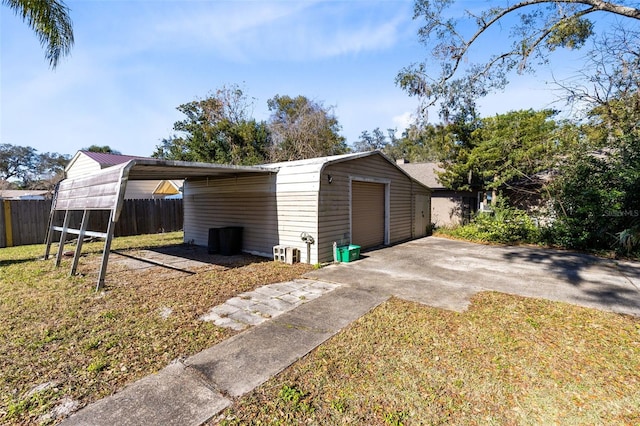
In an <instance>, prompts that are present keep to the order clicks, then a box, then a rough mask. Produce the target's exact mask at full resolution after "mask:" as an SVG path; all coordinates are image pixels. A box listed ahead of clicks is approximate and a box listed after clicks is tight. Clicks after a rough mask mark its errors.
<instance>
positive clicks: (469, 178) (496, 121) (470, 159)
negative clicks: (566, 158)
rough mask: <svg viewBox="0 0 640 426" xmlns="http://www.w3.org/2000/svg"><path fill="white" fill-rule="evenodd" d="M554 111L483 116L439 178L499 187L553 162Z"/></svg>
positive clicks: (462, 185)
mask: <svg viewBox="0 0 640 426" xmlns="http://www.w3.org/2000/svg"><path fill="white" fill-rule="evenodd" d="M554 114H555V112H554V111H552V110H543V111H533V110H525V111H512V112H509V113H507V114H501V115H496V116H495V117H489V118H485V119H482V120H481V121H480V124H479V125H478V127H477V128H476V129H475V130H473V132H472V133H471V135H470V139H469V140H468V141H467V143H465V144H464V145H462V144H460V145H459V146H458V147H456V149H455V151H454V152H455V157H451V158H450V159H449V160H445V161H444V162H443V166H444V169H445V171H444V172H443V173H442V174H440V176H439V178H440V181H441V182H442V183H443V184H444V185H445V186H446V187H449V188H452V189H458V190H468V189H471V187H472V186H474V185H479V186H481V187H482V188H483V189H491V190H497V189H498V188H500V187H502V186H504V185H509V184H510V183H513V182H514V181H518V180H522V179H523V178H527V177H528V176H531V175H533V174H534V173H536V172H539V171H542V170H546V169H549V168H550V167H552V166H553V165H554V164H553V163H554V159H555V157H554V155H555V153H556V147H557V146H558V145H557V144H556V142H555V139H554V131H555V129H556V123H555V122H554V121H553V120H552V119H551V118H552V117H553V116H554Z"/></svg>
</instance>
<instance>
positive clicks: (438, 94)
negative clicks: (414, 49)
mask: <svg viewBox="0 0 640 426" xmlns="http://www.w3.org/2000/svg"><path fill="white" fill-rule="evenodd" d="M452 6H457V3H456V2H455V1H454V0H416V2H415V9H414V11H415V14H414V17H415V19H420V20H421V21H422V22H424V25H423V26H422V27H421V28H420V30H419V32H418V34H419V37H420V40H421V42H423V43H424V44H425V46H427V48H428V49H429V50H430V54H431V58H430V59H428V60H426V61H425V62H422V63H419V64H417V65H413V66H410V67H407V68H404V69H403V70H401V72H400V73H399V74H398V77H397V79H396V82H397V83H398V84H399V85H400V86H401V87H402V88H404V89H405V90H406V91H407V92H408V93H409V94H410V95H416V96H419V97H421V98H422V99H423V100H424V102H425V103H426V105H427V106H429V105H435V104H439V105H440V107H441V111H440V113H441V116H442V117H443V118H445V119H448V118H449V117H450V116H453V115H456V114H460V113H462V114H464V110H465V109H467V110H468V109H473V108H475V102H476V100H477V99H478V98H481V97H483V96H485V95H487V94H488V93H490V92H492V91H495V90H500V89H503V88H504V87H505V86H506V85H507V82H508V77H509V75H510V74H511V73H512V72H519V73H522V72H525V71H530V70H533V69H534V68H535V66H536V65H539V64H541V63H546V62H547V61H548V59H549V56H550V52H552V51H554V50H556V49H558V48H567V49H578V48H581V47H582V46H583V45H584V44H585V42H586V41H587V40H588V39H589V38H590V37H591V36H592V35H594V26H593V20H594V19H595V17H596V16H597V14H598V13H600V14H608V15H615V16H618V17H620V18H621V19H626V20H627V21H628V23H629V24H630V25H636V26H637V24H638V22H639V21H640V9H638V8H637V2H633V1H624V0H620V1H618V2H615V3H614V2H610V1H604V0H564V1H557V0H521V1H515V2H507V1H505V2H504V6H502V7H500V6H496V7H487V8H486V9H485V10H484V11H482V12H480V13H476V12H473V11H466V12H465V16H464V18H462V19H456V18H452V17H450V15H451V13H450V11H449V9H450V8H451V7H452ZM512 18H517V19H512ZM498 27H499V28H502V27H508V28H510V29H511V31H510V38H511V40H512V44H511V45H510V46H509V45H508V43H505V46H503V48H502V49H500V50H498V51H497V52H495V51H494V50H493V49H494V48H495V46H487V45H486V44H485V45H483V44H482V43H483V41H484V40H486V38H485V37H483V36H484V35H485V34H486V33H489V32H490V31H491V30H493V29H495V28H498ZM468 28H474V29H473V30H472V31H470V32H469V31H467V29H468ZM602 37H604V38H606V39H608V40H609V41H610V42H612V43H613V42H615V41H617V38H616V37H617V34H616V33H614V32H609V31H607V30H605V32H604V33H603V34H602ZM479 46H484V47H485V49H484V50H485V51H488V52H491V53H489V56H485V57H484V58H483V59H482V60H480V61H479V62H477V63H472V62H470V52H471V50H472V48H474V47H479ZM637 50H638V49H637V46H636V51H637ZM433 64H439V68H440V69H439V71H432V69H433V68H432V66H433ZM594 75H596V73H594V74H589V75H585V77H586V80H583V81H584V82H588V81H589V80H588V79H589V78H590V77H592V76H594Z"/></svg>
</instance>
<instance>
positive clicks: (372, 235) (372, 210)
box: [351, 181, 385, 248]
mask: <svg viewBox="0 0 640 426" xmlns="http://www.w3.org/2000/svg"><path fill="white" fill-rule="evenodd" d="M384 198H385V185H384V184H381V183H372V182H358V181H353V182H352V185H351V241H352V243H353V244H357V245H359V246H361V247H362V248H369V247H375V246H379V245H382V244H384V236H385V228H384V226H385V220H384V210H385V208H384V207H385V202H384Z"/></svg>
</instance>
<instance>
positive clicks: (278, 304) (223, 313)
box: [200, 279, 339, 330]
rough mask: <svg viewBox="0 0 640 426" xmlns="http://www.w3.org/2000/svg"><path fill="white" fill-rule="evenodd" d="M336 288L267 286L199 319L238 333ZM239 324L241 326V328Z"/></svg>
mask: <svg viewBox="0 0 640 426" xmlns="http://www.w3.org/2000/svg"><path fill="white" fill-rule="evenodd" d="M338 287H339V285H338V284H330V283H320V282H319V281H316V280H308V279H299V280H294V281H287V282H283V283H276V284H270V285H266V286H262V287H259V288H257V289H255V290H253V291H249V292H245V293H241V294H239V295H238V296H236V297H233V298H231V299H229V300H227V301H226V302H225V303H223V304H222V305H218V306H214V307H213V308H211V310H210V311H209V312H208V313H207V314H205V315H203V316H201V317H200V319H201V320H203V321H213V323H214V324H216V325H217V326H219V327H227V328H232V329H234V330H239V329H242V328H245V327H246V326H250V325H257V324H260V323H262V322H264V321H265V320H266V319H269V318H275V317H277V316H279V315H281V314H282V313H284V312H287V311H289V310H291V309H293V308H295V307H297V306H299V305H301V304H303V303H306V302H309V301H311V300H314V299H317V298H318V297H320V296H322V295H323V294H325V293H327V292H329V291H333V290H335V289H336V288H338ZM223 319H224V320H223ZM238 323H240V324H243V325H244V326H243V327H242V328H240V327H241V326H239V325H238Z"/></svg>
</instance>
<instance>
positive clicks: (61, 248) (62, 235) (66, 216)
mask: <svg viewBox="0 0 640 426" xmlns="http://www.w3.org/2000/svg"><path fill="white" fill-rule="evenodd" d="M69 218H70V215H69V210H65V211H64V222H63V224H62V232H61V233H60V243H59V244H58V254H57V256H56V268H57V267H58V266H60V261H61V260H62V252H63V251H64V243H65V240H66V239H67V228H69Z"/></svg>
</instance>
